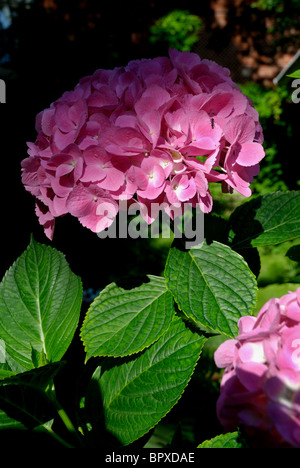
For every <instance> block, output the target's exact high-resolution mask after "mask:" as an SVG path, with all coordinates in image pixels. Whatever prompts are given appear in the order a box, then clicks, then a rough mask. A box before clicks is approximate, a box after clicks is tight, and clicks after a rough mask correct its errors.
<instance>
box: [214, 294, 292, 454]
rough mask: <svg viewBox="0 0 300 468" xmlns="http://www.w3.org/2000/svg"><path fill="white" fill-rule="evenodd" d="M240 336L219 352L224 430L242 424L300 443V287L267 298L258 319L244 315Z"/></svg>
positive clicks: (279, 442)
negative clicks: (221, 370)
mask: <svg viewBox="0 0 300 468" xmlns="http://www.w3.org/2000/svg"><path fill="white" fill-rule="evenodd" d="M238 326H239V335H238V336H237V337H236V338H235V339H231V340H227V341H225V342H223V343H222V344H221V345H220V346H219V347H218V349H217V350H216V351H215V356H214V357H215V363H216V365H217V366H218V367H220V368H224V369H225V371H224V373H223V376H222V381H221V390H220V396H219V399H218V402H217V414H218V417H219V420H220V422H221V423H222V425H223V427H224V429H225V430H226V431H231V430H233V429H234V428H235V429H236V428H237V427H238V426H241V425H242V426H245V427H246V428H247V429H249V428H252V429H253V428H254V429H256V430H259V431H263V432H264V433H265V434H267V433H268V435H270V434H271V435H272V442H273V443H274V444H275V445H276V444H277V445H278V446H282V444H284V443H287V444H289V445H290V446H293V447H298V448H299V447H300V288H298V289H297V291H296V292H289V293H288V294H286V295H285V296H283V297H281V298H279V299H271V300H269V301H268V302H267V303H266V304H265V305H264V306H263V307H262V309H261V310H260V312H259V313H258V315H257V317H253V316H246V317H242V318H241V319H240V320H239V322H238Z"/></svg>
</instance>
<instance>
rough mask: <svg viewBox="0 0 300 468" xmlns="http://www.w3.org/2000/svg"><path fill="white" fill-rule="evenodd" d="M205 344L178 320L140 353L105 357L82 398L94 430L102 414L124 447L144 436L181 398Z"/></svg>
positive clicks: (203, 340)
mask: <svg viewBox="0 0 300 468" xmlns="http://www.w3.org/2000/svg"><path fill="white" fill-rule="evenodd" d="M204 342H205V338H204V337H202V336H199V335H198V333H194V332H192V331H191V330H190V329H189V328H187V327H186V325H185V323H184V322H183V320H182V319H181V318H179V317H176V318H175V319H174V320H173V322H172V323H171V325H170V327H169V328H168V330H167V331H166V333H165V334H164V335H163V336H162V337H160V338H159V339H158V341H156V342H155V343H154V344H153V345H152V346H150V347H149V348H147V349H145V350H144V351H143V352H142V353H140V354H139V355H135V356H131V357H127V358H118V359H113V358H105V360H104V363H103V366H102V367H99V368H98V369H97V370H96V371H95V373H94V375H93V378H92V380H91V383H90V388H89V391H88V392H87V397H86V407H87V412H88V414H89V415H90V418H91V423H92V426H93V425H97V422H99V420H98V419H99V418H100V415H101V413H102V411H104V420H105V424H106V429H107V431H109V433H110V434H112V435H113V436H114V437H116V438H117V439H118V440H119V441H120V443H122V444H123V445H128V444H130V443H131V442H133V441H134V440H136V439H138V438H140V437H141V436H143V435H144V434H146V433H147V432H148V431H149V430H150V429H151V428H153V427H154V426H155V425H156V424H157V423H158V422H159V421H160V420H161V419H162V418H163V417H164V416H165V415H166V414H167V413H168V412H169V411H170V409H171V408H172V407H173V406H174V405H175V404H176V403H177V401H178V400H179V398H180V396H181V394H182V392H183V391H184V388H185V387H186V385H187V384H188V382H189V380H190V378H191V375H192V373H193V371H194V368H195V365H196V363H197V360H198V358H199V355H200V352H201V349H202V346H203V344H204Z"/></svg>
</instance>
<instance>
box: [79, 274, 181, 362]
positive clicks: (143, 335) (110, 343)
mask: <svg viewBox="0 0 300 468" xmlns="http://www.w3.org/2000/svg"><path fill="white" fill-rule="evenodd" d="M174 314H175V309H174V301H173V297H172V295H171V294H170V292H169V291H168V290H167V288H166V285H165V280H164V278H161V277H157V276H151V275H149V276H148V281H147V282H144V283H143V284H141V285H140V286H137V287H133V288H132V289H124V288H123V287H121V286H118V285H117V284H115V283H112V284H110V285H109V286H107V287H106V288H105V289H104V290H103V291H102V292H101V293H100V294H99V296H98V297H97V298H96V299H95V300H94V302H93V303H92V304H91V306H90V308H89V310H88V312H87V315H86V318H85V321H84V323H83V326H82V329H81V337H82V339H83V342H84V345H85V349H86V352H87V359H88V358H90V357H91V356H125V355H130V354H133V353H137V352H139V351H142V350H143V349H144V348H145V347H147V346H150V345H151V344H152V343H153V342H154V341H156V340H157V339H158V338H159V337H160V336H161V335H162V334H163V333H164V332H165V331H166V330H167V328H168V327H169V326H170V323H171V321H172V319H173V317H174Z"/></svg>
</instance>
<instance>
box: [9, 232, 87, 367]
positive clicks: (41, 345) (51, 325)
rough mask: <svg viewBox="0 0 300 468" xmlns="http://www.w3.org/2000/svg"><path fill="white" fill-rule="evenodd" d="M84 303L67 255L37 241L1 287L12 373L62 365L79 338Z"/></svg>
mask: <svg viewBox="0 0 300 468" xmlns="http://www.w3.org/2000/svg"><path fill="white" fill-rule="evenodd" d="M81 302H82V286H81V281H80V278H78V277H77V276H76V275H74V274H73V273H72V271H71V270H70V268H69V265H68V264H67V262H66V260H65V257H64V256H63V254H61V253H60V252H58V251H57V250H55V249H53V248H51V247H48V246H46V245H43V244H39V243H37V242H35V241H34V240H33V239H32V240H31V242H30V244H29V246H28V248H27V249H26V251H25V252H24V253H23V254H22V255H21V256H20V257H19V258H18V259H17V260H16V262H15V263H14V264H13V265H12V266H11V268H10V269H9V270H8V271H7V272H6V274H5V276H4V278H3V280H2V282H1V284H0V338H1V342H2V343H4V344H5V361H6V366H7V367H6V369H7V370H11V371H14V372H23V371H26V370H30V369H32V368H34V367H36V365H38V363H40V364H44V363H45V362H55V361H59V360H60V359H61V358H62V356H63V355H64V354H65V352H66V350H67V349H68V347H69V345H70V343H71V340H72V338H73V335H74V333H75V330H76V327H77V324H78V320H79V313H80V308H81Z"/></svg>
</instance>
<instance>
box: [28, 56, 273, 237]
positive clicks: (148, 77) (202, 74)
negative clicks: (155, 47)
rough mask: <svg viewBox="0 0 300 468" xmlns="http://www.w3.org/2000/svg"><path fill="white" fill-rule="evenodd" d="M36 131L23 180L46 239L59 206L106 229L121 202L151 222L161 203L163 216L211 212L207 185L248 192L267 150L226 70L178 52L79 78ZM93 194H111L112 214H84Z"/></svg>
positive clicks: (44, 115)
mask: <svg viewBox="0 0 300 468" xmlns="http://www.w3.org/2000/svg"><path fill="white" fill-rule="evenodd" d="M36 131H37V137H36V140H35V141H34V142H30V143H28V157H27V158H26V159H24V161H23V162H22V181H23V184H24V186H25V188H26V190H28V191H29V192H30V193H31V194H32V195H33V196H34V197H36V199H37V202H38V205H37V206H38V208H37V214H38V216H39V220H40V222H41V224H42V225H43V226H46V227H45V232H46V234H47V236H48V237H50V238H52V235H53V228H54V222H55V219H56V218H57V217H59V216H63V215H65V214H66V213H71V215H73V216H76V217H78V219H79V220H80V221H81V222H82V224H84V225H85V226H86V227H88V228H89V229H92V230H95V229H104V225H105V224H106V222H110V221H112V220H113V213H117V211H118V210H115V204H118V203H119V201H120V200H127V201H128V204H129V206H130V205H131V204H132V203H133V202H135V203H137V204H138V205H140V206H143V207H147V208H145V209H144V213H147V214H145V215H144V217H145V219H146V220H147V222H149V223H151V222H153V221H154V220H155V217H156V216H157V212H155V213H151V212H150V211H151V204H155V205H156V206H157V203H158V201H160V202H162V204H163V206H164V210H165V211H166V213H174V212H175V211H176V210H177V208H178V213H179V212H180V210H179V208H180V207H182V208H183V204H185V203H188V204H190V205H191V206H193V207H198V208H199V209H200V210H202V211H203V212H209V211H211V210H212V207H213V200H212V197H211V194H210V186H209V184H210V183H211V182H219V183H220V186H221V187H222V190H223V191H225V192H230V191H233V190H237V191H239V192H240V193H241V194H243V195H244V196H249V195H250V194H251V190H250V183H251V182H252V181H253V178H254V177H255V175H257V174H258V172H259V163H260V161H261V160H262V158H263V157H264V151H263V148H262V143H263V135H262V131H261V127H260V124H259V121H258V114H257V112H256V110H255V109H254V108H253V106H252V104H251V103H250V101H249V100H248V99H247V98H246V96H244V95H243V94H242V93H241V91H240V90H239V88H238V86H237V85H236V84H235V83H234V82H233V81H232V80H231V78H230V73H229V70H228V69H225V68H223V67H221V66H219V65H217V64H216V63H214V62H211V61H209V60H202V59H201V58H200V57H199V56H198V55H197V54H195V53H190V52H179V51H177V50H175V49H171V50H170V51H169V56H168V57H156V58H154V59H142V60H133V61H131V62H129V63H128V65H127V66H125V67H116V68H115V69H113V70H103V69H99V70H96V71H95V73H93V74H92V75H90V76H87V77H84V78H82V79H81V80H80V81H79V83H78V84H77V85H76V87H75V88H74V89H73V90H71V91H67V92H65V93H64V94H63V95H62V96H61V97H60V98H59V99H57V100H56V101H55V102H53V103H52V104H51V105H50V107H49V108H48V109H45V110H43V111H42V112H40V113H39V114H38V115H37V118H36ZM98 190H99V191H100V192H99V193H101V195H99V196H98ZM96 192H97V194H96ZM91 193H93V194H95V197H98V199H102V198H103V197H104V198H105V199H107V200H110V201H109V202H107V203H111V210H108V211H109V213H110V214H109V217H108V218H107V217H106V219H107V220H108V219H109V220H110V221H105V222H104V221H103V222H100V221H99V216H100V215H99V213H98V214H97V209H96V205H97V203H96V205H95V204H92V205H91V206H93V209H92V210H90V211H89V213H87V214H85V215H83V214H82V206H83V204H84V200H86V201H87V200H88V198H89V196H90V195H89V194H91ZM79 195H80V196H79ZM76 200H77V201H76ZM112 201H113V202H112ZM77 202H78V203H79V208H78V209H77V208H76V206H75V203H77ZM174 203H175V204H176V209H175V210H174V209H173V208H172V204H174ZM88 206H90V205H88ZM112 207H113V208H112ZM149 210H150V211H149ZM176 212H177V211H176Z"/></svg>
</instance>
